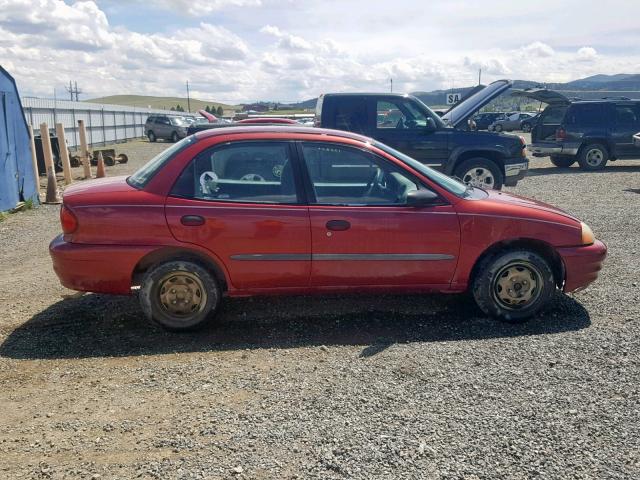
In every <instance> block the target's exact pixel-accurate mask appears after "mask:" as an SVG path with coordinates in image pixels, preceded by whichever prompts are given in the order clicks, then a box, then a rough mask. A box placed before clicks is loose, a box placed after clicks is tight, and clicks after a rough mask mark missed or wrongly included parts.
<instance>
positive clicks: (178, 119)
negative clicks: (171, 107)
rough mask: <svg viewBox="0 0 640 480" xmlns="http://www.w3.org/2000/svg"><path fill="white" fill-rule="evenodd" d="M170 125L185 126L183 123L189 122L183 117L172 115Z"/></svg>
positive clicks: (187, 123)
mask: <svg viewBox="0 0 640 480" xmlns="http://www.w3.org/2000/svg"><path fill="white" fill-rule="evenodd" d="M171 125H178V126H185V125H189V122H188V121H187V119H186V118H184V117H172V118H171Z"/></svg>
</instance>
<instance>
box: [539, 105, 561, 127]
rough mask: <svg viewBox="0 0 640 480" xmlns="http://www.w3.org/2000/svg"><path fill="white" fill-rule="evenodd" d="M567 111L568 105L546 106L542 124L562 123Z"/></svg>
mask: <svg viewBox="0 0 640 480" xmlns="http://www.w3.org/2000/svg"><path fill="white" fill-rule="evenodd" d="M566 113H567V107H563V106H553V107H547V108H545V110H544V112H542V115H541V117H540V123H542V125H558V124H560V123H562V120H563V119H564V116H565V114H566Z"/></svg>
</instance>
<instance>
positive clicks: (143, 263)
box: [131, 247, 229, 292]
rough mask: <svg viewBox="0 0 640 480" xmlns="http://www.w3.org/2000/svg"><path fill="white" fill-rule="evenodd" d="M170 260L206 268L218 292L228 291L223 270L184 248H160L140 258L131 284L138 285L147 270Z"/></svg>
mask: <svg viewBox="0 0 640 480" xmlns="http://www.w3.org/2000/svg"><path fill="white" fill-rule="evenodd" d="M172 260H185V261H192V262H194V263H197V264H199V265H200V266H202V267H204V268H206V269H207V270H208V271H209V272H210V273H211V274H213V276H214V278H215V279H216V280H217V281H218V283H219V285H220V290H222V292H226V291H227V290H228V289H229V282H228V280H227V275H226V274H225V270H224V268H223V267H221V266H220V265H219V264H218V263H217V262H216V261H215V260H214V259H212V258H211V257H210V256H208V255H206V254H204V253H202V252H199V251H197V250H192V249H190V248H184V247H161V248H158V249H157V250H154V251H152V252H150V253H148V254H146V255H145V256H144V257H142V258H141V259H140V260H139V261H138V263H137V264H136V266H135V267H134V269H133V272H132V274H131V284H132V285H140V283H141V282H142V276H143V275H144V274H145V272H147V271H148V270H149V268H151V267H153V266H154V265H157V264H159V263H164V262H168V261H172Z"/></svg>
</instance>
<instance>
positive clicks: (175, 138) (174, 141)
mask: <svg viewBox="0 0 640 480" xmlns="http://www.w3.org/2000/svg"><path fill="white" fill-rule="evenodd" d="M171 141H172V142H173V143H176V142H177V141H178V134H177V133H176V132H173V133H172V134H171Z"/></svg>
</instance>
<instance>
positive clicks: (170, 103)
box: [87, 95, 239, 114]
mask: <svg viewBox="0 0 640 480" xmlns="http://www.w3.org/2000/svg"><path fill="white" fill-rule="evenodd" d="M87 102H91V103H101V104H105V105H126V106H130V107H140V108H147V107H151V108H156V109H161V110H170V109H171V107H175V106H176V105H181V106H182V108H184V109H185V110H186V109H187V98H186V97H183V98H181V97H150V96H145V95H110V96H108V97H100V98H93V99H91V100H87ZM207 105H208V106H209V107H213V106H215V108H218V106H219V105H222V108H223V110H224V111H225V114H226V113H227V112H229V113H231V112H232V111H235V110H238V109H239V108H238V107H236V106H233V105H227V104H224V103H220V102H213V101H206V100H198V99H197V98H192V99H191V110H192V111H193V112H197V111H198V110H204V108H205V107H206V106H207Z"/></svg>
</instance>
